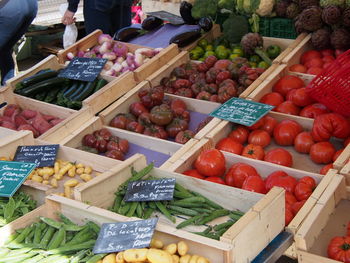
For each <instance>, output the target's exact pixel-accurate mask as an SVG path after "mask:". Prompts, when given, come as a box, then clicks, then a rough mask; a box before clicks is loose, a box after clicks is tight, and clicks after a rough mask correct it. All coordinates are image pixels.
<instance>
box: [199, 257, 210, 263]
mask: <svg viewBox="0 0 350 263" xmlns="http://www.w3.org/2000/svg"><path fill="white" fill-rule="evenodd" d="M197 263H210V262H209V260H208V259H206V258H205V257H199V258H198V259H197Z"/></svg>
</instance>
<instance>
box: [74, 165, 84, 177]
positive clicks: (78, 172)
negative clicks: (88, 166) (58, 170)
mask: <svg viewBox="0 0 350 263" xmlns="http://www.w3.org/2000/svg"><path fill="white" fill-rule="evenodd" d="M75 173H76V174H77V175H81V174H83V173H84V167H80V168H77V170H76V171H75Z"/></svg>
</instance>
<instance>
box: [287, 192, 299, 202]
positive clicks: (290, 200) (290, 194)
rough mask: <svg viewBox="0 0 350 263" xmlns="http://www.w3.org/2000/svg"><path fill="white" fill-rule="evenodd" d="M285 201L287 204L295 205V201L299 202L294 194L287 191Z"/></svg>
mask: <svg viewBox="0 0 350 263" xmlns="http://www.w3.org/2000/svg"><path fill="white" fill-rule="evenodd" d="M285 201H286V204H290V205H293V204H294V203H295V202H297V199H296V198H295V196H294V194H292V193H291V192H288V191H286V192H285Z"/></svg>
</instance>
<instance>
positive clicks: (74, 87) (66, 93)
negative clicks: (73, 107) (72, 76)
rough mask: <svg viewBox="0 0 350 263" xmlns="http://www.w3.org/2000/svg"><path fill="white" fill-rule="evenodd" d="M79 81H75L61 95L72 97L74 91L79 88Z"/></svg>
mask: <svg viewBox="0 0 350 263" xmlns="http://www.w3.org/2000/svg"><path fill="white" fill-rule="evenodd" d="M79 83H80V82H79V81H75V82H73V84H72V86H70V87H69V88H68V89H66V90H65V91H64V92H63V95H64V96H65V97H66V98H68V97H69V96H70V95H72V94H73V93H74V91H75V90H76V89H77V88H78V87H79Z"/></svg>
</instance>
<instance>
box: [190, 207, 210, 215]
mask: <svg viewBox="0 0 350 263" xmlns="http://www.w3.org/2000/svg"><path fill="white" fill-rule="evenodd" d="M191 209H192V210H194V211H197V212H198V213H208V214H210V213H211V212H213V210H212V209H207V208H201V207H192V208H191Z"/></svg>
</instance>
